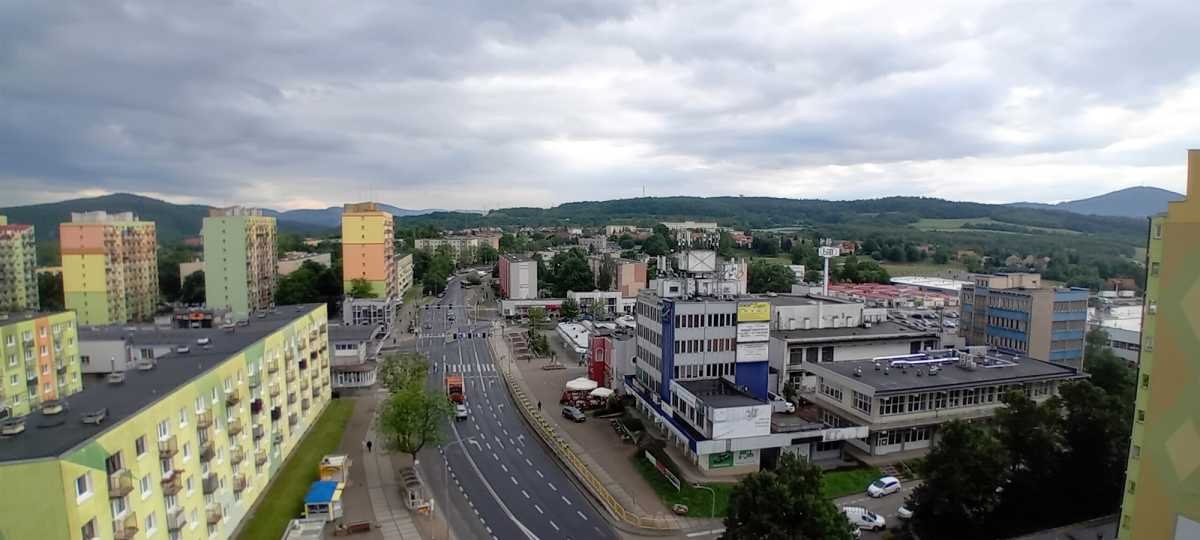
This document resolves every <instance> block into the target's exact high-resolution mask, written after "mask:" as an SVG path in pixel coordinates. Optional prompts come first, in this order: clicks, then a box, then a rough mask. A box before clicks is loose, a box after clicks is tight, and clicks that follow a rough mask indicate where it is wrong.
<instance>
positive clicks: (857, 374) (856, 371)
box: [854, 368, 862, 377]
mask: <svg viewBox="0 0 1200 540" xmlns="http://www.w3.org/2000/svg"><path fill="white" fill-rule="evenodd" d="M854 376H855V377H862V368H854Z"/></svg>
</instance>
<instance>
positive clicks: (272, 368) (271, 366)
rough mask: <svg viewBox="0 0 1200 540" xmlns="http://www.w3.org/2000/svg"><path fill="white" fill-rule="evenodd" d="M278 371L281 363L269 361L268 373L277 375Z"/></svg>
mask: <svg viewBox="0 0 1200 540" xmlns="http://www.w3.org/2000/svg"><path fill="white" fill-rule="evenodd" d="M276 371H279V362H276V361H275V360H267V373H275V372H276Z"/></svg>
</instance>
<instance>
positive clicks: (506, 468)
mask: <svg viewBox="0 0 1200 540" xmlns="http://www.w3.org/2000/svg"><path fill="white" fill-rule="evenodd" d="M500 468H501V469H504V472H508V466H507V465H505V464H503V463H501V464H500Z"/></svg>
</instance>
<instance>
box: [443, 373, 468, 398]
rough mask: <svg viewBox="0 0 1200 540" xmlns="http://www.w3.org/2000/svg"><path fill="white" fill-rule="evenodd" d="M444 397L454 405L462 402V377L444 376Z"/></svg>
mask: <svg viewBox="0 0 1200 540" xmlns="http://www.w3.org/2000/svg"><path fill="white" fill-rule="evenodd" d="M446 395H447V396H448V397H449V398H450V401H453V402H455V403H462V402H463V399H464V395H463V378H462V375H446Z"/></svg>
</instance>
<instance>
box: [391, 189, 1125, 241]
mask: <svg viewBox="0 0 1200 540" xmlns="http://www.w3.org/2000/svg"><path fill="white" fill-rule="evenodd" d="M682 219H694V220H710V221H717V222H719V223H720V224H721V225H727V226H732V227H738V228H755V229H765V228H772V227H786V226H795V225H822V224H824V225H839V224H841V225H853V224H862V225H884V226H886V225H894V226H903V225H910V224H916V223H918V222H919V221H921V220H922V219H973V220H987V221H988V222H999V223H1000V224H1008V225H1011V226H1013V227H1015V228H1018V229H1019V228H1021V227H1025V228H1029V227H1034V228H1040V229H1061V230H1065V231H1073V232H1076V233H1084V234H1100V235H1106V236H1112V237H1119V238H1122V239H1124V240H1126V241H1129V242H1132V243H1138V244H1141V243H1143V242H1144V240H1145V238H1144V236H1145V230H1146V222H1145V220H1143V219H1135V218H1124V217H1108V216H1090V215H1080V214H1074V213H1071V212H1065V211H1061V210H1051V209H1040V208H1020V207H1014V206H1008V205H992V204H980V203H969V202H956V201H947V200H943V199H933V198H926V197H888V198H883V199H868V200H858V201H823V200H812V199H780V198H771V197H644V198H636V199H619V200H612V201H586V202H573V203H566V204H562V205H559V206H555V207H553V208H505V209H501V210H495V211H492V212H490V213H488V214H487V215H486V216H480V215H476V214H465V213H458V212H436V213H432V214H426V215H423V216H411V217H404V218H400V223H401V224H402V226H415V225H432V226H436V227H439V228H443V229H451V228H463V227H478V226H514V225H530V226H534V225H553V224H559V225H565V224H578V225H601V224H607V223H641V224H650V223H653V222H655V221H663V220H682ZM993 225H994V230H1003V229H1004V227H1003V225H998V224H993ZM977 228H980V229H984V228H989V227H985V226H978V227H977ZM1009 232H1018V231H1009Z"/></svg>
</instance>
